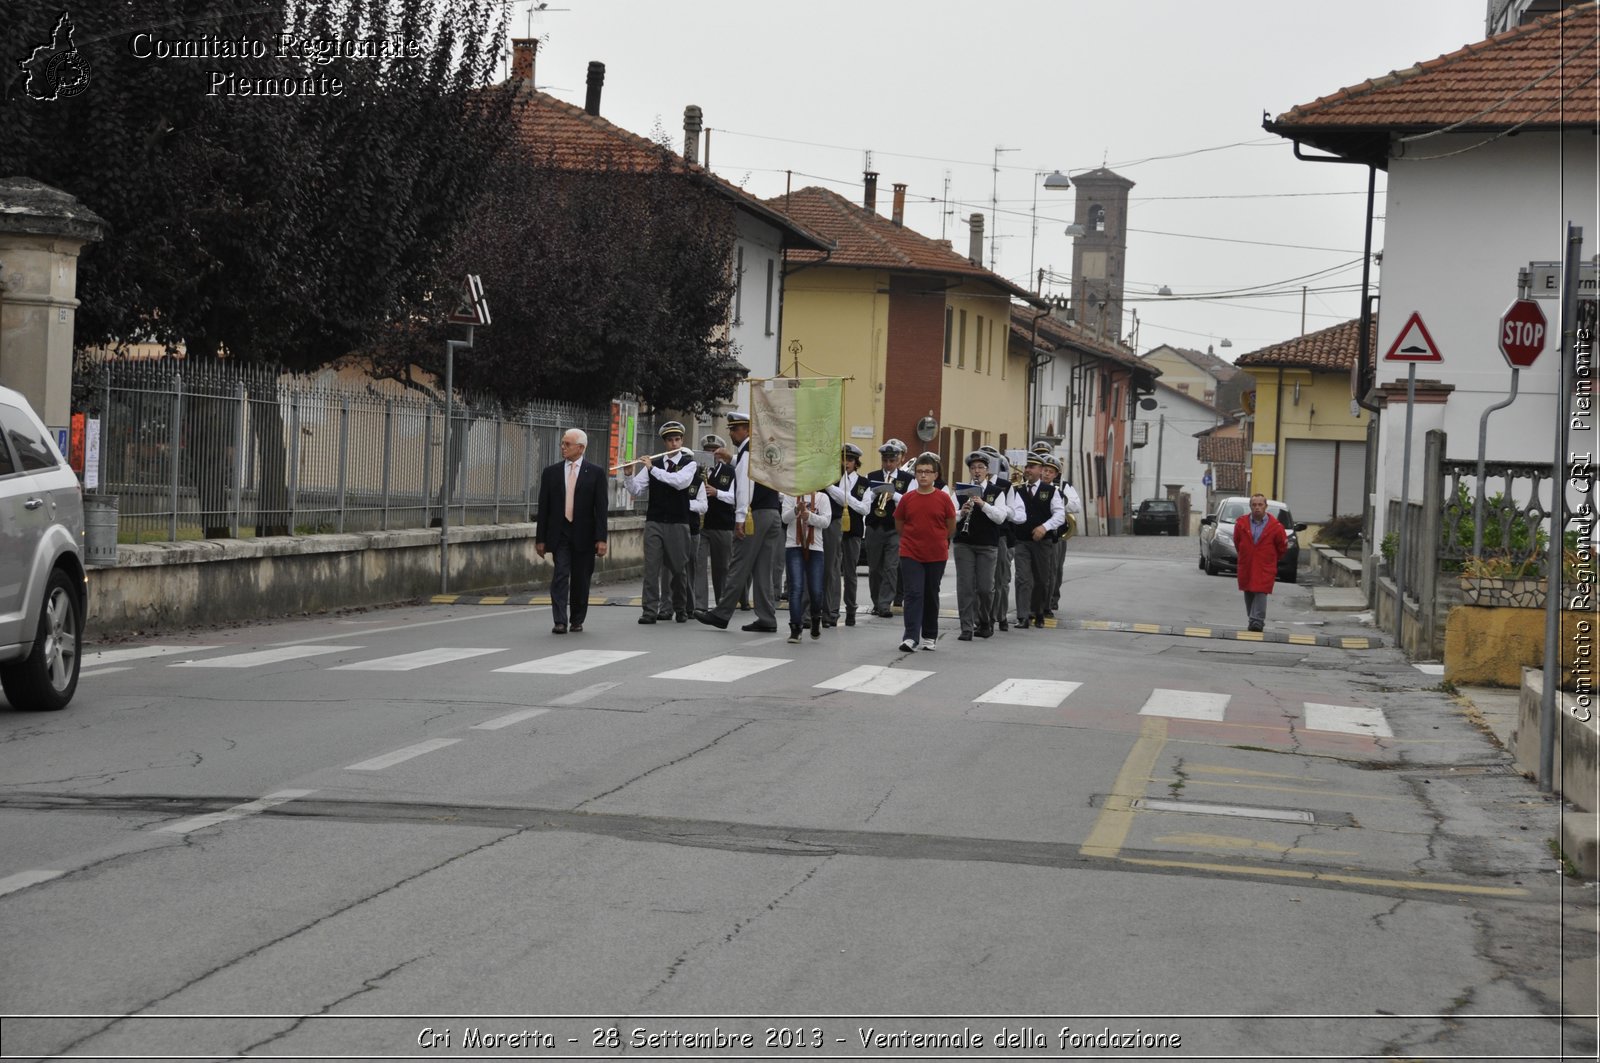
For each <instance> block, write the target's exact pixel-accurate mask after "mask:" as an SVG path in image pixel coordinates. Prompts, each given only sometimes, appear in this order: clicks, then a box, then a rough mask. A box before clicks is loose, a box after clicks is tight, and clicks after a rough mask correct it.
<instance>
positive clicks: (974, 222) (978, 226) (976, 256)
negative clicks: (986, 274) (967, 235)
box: [967, 213, 983, 266]
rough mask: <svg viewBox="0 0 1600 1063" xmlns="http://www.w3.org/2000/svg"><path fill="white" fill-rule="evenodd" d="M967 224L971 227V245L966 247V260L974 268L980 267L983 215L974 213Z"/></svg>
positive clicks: (981, 260) (981, 259)
mask: <svg viewBox="0 0 1600 1063" xmlns="http://www.w3.org/2000/svg"><path fill="white" fill-rule="evenodd" d="M967 224H969V225H971V226H972V243H971V244H970V245H969V246H968V249H967V258H968V259H970V260H971V261H972V264H973V265H974V266H981V265H983V215H982V214H981V213H974V214H973V215H972V217H971V218H969V219H968V220H967Z"/></svg>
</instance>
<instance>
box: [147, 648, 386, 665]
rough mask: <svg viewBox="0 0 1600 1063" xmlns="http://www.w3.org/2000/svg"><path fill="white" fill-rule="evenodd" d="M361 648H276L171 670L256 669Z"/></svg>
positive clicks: (190, 663)
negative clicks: (262, 665) (260, 666)
mask: <svg viewBox="0 0 1600 1063" xmlns="http://www.w3.org/2000/svg"><path fill="white" fill-rule="evenodd" d="M359 649H361V647H360V646H274V647H273V648H272V649H270V650H256V651H254V652H252V653H235V654H230V655H229V656H227V657H212V658H209V659H208V660H204V661H179V662H178V663H177V664H171V665H168V666H167V667H169V668H254V667H256V666H257V665H261V664H277V663H279V662H280V661H293V660H298V659H299V658H301V657H317V656H320V655H321V654H324V653H349V652H350V651H352V650H359Z"/></svg>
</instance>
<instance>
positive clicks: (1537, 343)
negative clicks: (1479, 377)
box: [1500, 299, 1545, 369]
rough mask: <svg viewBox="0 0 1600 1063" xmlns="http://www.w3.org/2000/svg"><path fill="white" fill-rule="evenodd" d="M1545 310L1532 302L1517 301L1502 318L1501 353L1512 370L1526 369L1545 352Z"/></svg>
mask: <svg viewBox="0 0 1600 1063" xmlns="http://www.w3.org/2000/svg"><path fill="white" fill-rule="evenodd" d="M1544 334H1545V320H1544V311H1543V310H1541V309H1539V304H1538V303H1536V302H1534V301H1533V300H1532V299H1518V300H1517V301H1516V302H1514V303H1512V304H1511V305H1510V306H1508V307H1507V308H1506V312H1505V313H1504V314H1502V315H1500V353H1501V354H1503V355H1505V356H1506V361H1508V362H1510V363H1511V367H1512V368H1513V369H1526V368H1528V367H1529V366H1530V365H1532V364H1533V362H1534V359H1536V358H1538V357H1539V354H1540V352H1542V351H1543V350H1544Z"/></svg>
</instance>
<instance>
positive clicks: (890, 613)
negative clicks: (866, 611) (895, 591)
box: [872, 609, 894, 620]
mask: <svg viewBox="0 0 1600 1063" xmlns="http://www.w3.org/2000/svg"><path fill="white" fill-rule="evenodd" d="M872 615H873V616H881V617H883V618H884V619H886V620H893V619H894V610H892V609H874V610H873V611H872Z"/></svg>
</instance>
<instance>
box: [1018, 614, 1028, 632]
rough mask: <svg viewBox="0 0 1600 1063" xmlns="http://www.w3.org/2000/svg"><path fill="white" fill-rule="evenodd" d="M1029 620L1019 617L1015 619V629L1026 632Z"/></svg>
mask: <svg viewBox="0 0 1600 1063" xmlns="http://www.w3.org/2000/svg"><path fill="white" fill-rule="evenodd" d="M1031 620H1032V618H1031V617H1026V616H1019V617H1017V627H1018V628H1019V629H1020V630H1022V631H1026V630H1028V624H1029V622H1030V621H1031Z"/></svg>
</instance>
